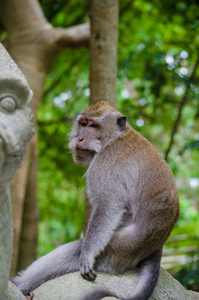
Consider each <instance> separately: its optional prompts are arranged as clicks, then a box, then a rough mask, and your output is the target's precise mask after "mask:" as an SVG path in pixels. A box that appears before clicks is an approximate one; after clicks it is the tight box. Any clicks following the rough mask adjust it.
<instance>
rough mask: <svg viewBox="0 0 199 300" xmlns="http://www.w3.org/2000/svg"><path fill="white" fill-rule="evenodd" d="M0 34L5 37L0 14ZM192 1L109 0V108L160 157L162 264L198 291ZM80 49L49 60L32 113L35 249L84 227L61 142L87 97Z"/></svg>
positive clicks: (66, 17)
mask: <svg viewBox="0 0 199 300" xmlns="http://www.w3.org/2000/svg"><path fill="white" fill-rule="evenodd" d="M39 3H40V5H41V8H42V10H43V12H44V15H45V17H46V18H47V20H48V22H49V23H51V24H52V25H53V26H54V27H63V28H67V27H70V26H74V25H77V24H82V23H85V22H87V21H88V18H89V1H85V0H78V1H77V0H70V1H65V0H53V1H52V0H41V1H39ZM0 34H1V41H4V39H5V38H6V37H7V32H6V31H5V28H4V25H3V22H2V23H1V26H0ZM198 63H199V4H198V1H197V0H184V1H183V0H182V1H172V0H170V1H168V0H167V1H157V0H153V1H146V0H135V1H131V0H122V1H119V41H118V67H117V72H118V76H117V108H118V109H119V110H121V111H122V112H123V113H124V114H125V115H127V116H128V121H129V123H130V124H131V125H132V126H133V127H134V128H135V129H136V130H138V131H139V132H140V133H141V134H142V135H143V136H144V137H146V138H147V139H148V140H149V141H150V142H151V143H152V144H153V145H154V146H155V147H156V148H157V149H158V151H159V152H160V153H161V155H162V156H163V157H164V158H166V159H167V162H168V164H169V165H170V167H171V169H172V171H173V173H174V176H175V181H176V184H177V188H178V192H179V198H180V207H181V216H180V219H179V221H178V223H177V225H176V226H175V228H174V230H173V232H172V235H171V238H170V240H169V242H168V243H167V244H166V245H165V249H164V257H163V261H162V262H163V266H164V267H165V268H166V269H167V270H168V271H170V272H171V273H172V274H173V275H174V276H176V277H177V279H178V280H180V281H181V283H182V284H183V285H184V286H186V287H188V288H191V289H194V290H197V291H199V256H198V250H199V232H198V228H199V214H198V210H199V196H198V195H199V164H198V161H199V86H198V83H199V68H198ZM89 95H90V89H89V49H88V47H76V48H73V49H69V48H68V49H66V50H64V51H61V52H60V53H59V54H58V55H56V57H55V58H54V59H53V60H52V62H51V64H50V69H49V71H48V74H47V77H46V80H45V85H44V91H43V96H42V102H41V105H40V107H39V110H38V113H37V117H36V121H37V128H38V140H39V143H38V145H39V169H38V180H37V183H38V185H37V199H38V206H39V240H38V257H39V256H41V255H44V254H45V253H47V252H49V251H51V250H52V249H54V248H55V247H57V246H59V245H61V244H64V243H66V242H69V241H71V240H75V239H79V238H80V237H82V236H83V233H84V221H85V189H84V185H85V182H84V181H85V180H84V177H83V175H84V173H85V169H84V168H83V167H79V166H76V165H75V164H74V162H73V161H72V157H71V153H70V151H69V150H68V148H67V137H68V134H69V132H70V129H71V125H72V121H73V120H74V118H75V116H76V115H77V114H78V113H79V112H80V111H81V110H83V109H84V108H86V107H87V106H88V105H89Z"/></svg>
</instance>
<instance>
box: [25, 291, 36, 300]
mask: <svg viewBox="0 0 199 300" xmlns="http://www.w3.org/2000/svg"><path fill="white" fill-rule="evenodd" d="M25 297H26V299H27V300H32V299H33V297H34V293H29V292H28V291H26V295H25Z"/></svg>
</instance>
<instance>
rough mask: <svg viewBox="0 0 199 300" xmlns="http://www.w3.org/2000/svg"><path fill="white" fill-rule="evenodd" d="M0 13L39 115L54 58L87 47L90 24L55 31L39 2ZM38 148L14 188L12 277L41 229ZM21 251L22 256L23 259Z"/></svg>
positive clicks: (10, 3)
mask: <svg viewBox="0 0 199 300" xmlns="http://www.w3.org/2000/svg"><path fill="white" fill-rule="evenodd" d="M0 11H1V15H2V20H3V24H4V26H5V29H6V31H7V34H8V36H7V39H6V40H5V41H4V45H5V47H6V48H7V50H8V52H9V53H10V55H11V56H12V57H13V59H14V60H15V61H16V62H17V64H18V66H19V67H20V69H21V70H22V72H23V73H24V75H25V76H26V78H27V80H28V83H29V85H30V88H31V89H32V90H33V93H34V97H33V99H32V102H31V108H32V110H33V113H34V115H35V116H36V114H37V110H38V108H39V105H40V102H41V100H42V91H43V85H44V80H45V77H46V74H47V71H48V69H49V66H50V63H51V61H52V60H53V57H54V56H55V55H56V54H57V53H58V52H59V51H60V50H61V49H63V48H66V47H79V46H87V45H88V39H89V35H90V33H89V24H88V23H86V24H83V25H78V26H74V27H71V28H67V29H62V28H53V27H52V26H51V24H49V23H48V22H47V20H46V19H45V17H44V15H43V12H42V10H41V7H40V5H39V3H38V1H37V0H25V1H23V6H21V2H20V1H18V0H1V1H0ZM36 149H37V139H36V138H34V140H32V142H31V144H29V149H28V153H27V155H26V157H25V159H24V161H23V163H22V166H21V168H20V169H19V170H18V171H17V174H16V175H15V177H14V178H13V180H12V185H11V197H12V205H13V220H14V255H13V263H12V272H11V275H12V276H13V275H15V274H16V272H17V266H18V267H19V266H20V267H21V266H23V268H25V267H26V266H27V264H29V263H30V262H31V261H33V260H35V258H36V248H37V247H36V246H37V238H36V235H37V226H38V212H37V205H36V178H37V175H36V172H37V160H38V157H37V150H36ZM24 205H25V206H24ZM22 220H23V224H22ZM19 249H20V252H21V254H22V256H20V257H19ZM30 249H31V254H30V252H29V251H30ZM29 255H30V257H29Z"/></svg>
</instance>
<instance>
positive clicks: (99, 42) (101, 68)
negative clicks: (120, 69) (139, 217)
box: [84, 0, 118, 231]
mask: <svg viewBox="0 0 199 300" xmlns="http://www.w3.org/2000/svg"><path fill="white" fill-rule="evenodd" d="M90 23H91V37H90V104H91V105H92V104H94V103H95V102H96V101H97V100H100V99H101V100H106V101H108V102H109V103H110V105H112V106H114V107H116V94H117V43H118V0H92V1H91V8H90ZM85 212H86V215H85V227H84V228H85V231H86V228H87V225H88V220H89V218H90V215H91V204H90V202H89V201H88V199H87V197H86V210H85Z"/></svg>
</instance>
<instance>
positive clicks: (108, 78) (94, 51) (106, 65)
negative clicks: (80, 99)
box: [90, 0, 118, 106]
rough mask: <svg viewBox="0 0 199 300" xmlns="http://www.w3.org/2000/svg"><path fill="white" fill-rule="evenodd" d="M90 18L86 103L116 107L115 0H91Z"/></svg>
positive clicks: (116, 23) (116, 34)
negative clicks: (88, 93) (99, 103)
mask: <svg viewBox="0 0 199 300" xmlns="http://www.w3.org/2000/svg"><path fill="white" fill-rule="evenodd" d="M90 21H91V38H90V92H91V94H90V103H91V104H94V103H95V102H96V101H97V100H99V99H103V100H107V101H108V102H109V103H110V104H111V105H112V106H116V92H117V88H116V80H117V43H118V1H117V0H92V1H91V9H90Z"/></svg>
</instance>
